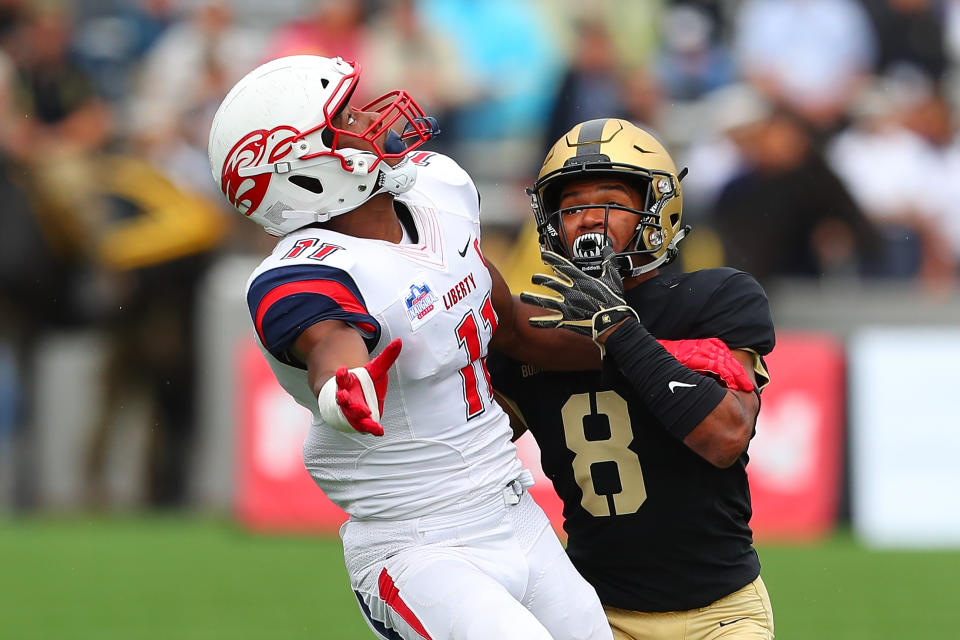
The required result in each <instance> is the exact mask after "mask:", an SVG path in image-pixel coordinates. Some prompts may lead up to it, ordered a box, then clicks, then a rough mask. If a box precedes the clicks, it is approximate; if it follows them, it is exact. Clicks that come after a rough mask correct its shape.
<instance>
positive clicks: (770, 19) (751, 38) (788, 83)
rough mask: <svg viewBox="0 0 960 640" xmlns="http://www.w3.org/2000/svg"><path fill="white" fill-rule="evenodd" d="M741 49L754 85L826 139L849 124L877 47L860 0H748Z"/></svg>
mask: <svg viewBox="0 0 960 640" xmlns="http://www.w3.org/2000/svg"><path fill="white" fill-rule="evenodd" d="M733 45H734V51H735V54H736V59H737V63H738V66H739V69H740V71H741V72H742V74H743V75H744V76H745V77H746V79H747V80H749V81H750V82H751V83H753V84H754V85H755V86H757V87H758V88H759V89H760V90H761V91H763V92H764V93H765V94H766V95H767V96H768V97H769V98H770V99H771V100H773V102H774V103H775V104H777V105H778V106H781V107H784V108H786V109H789V110H790V111H793V112H794V113H796V114H797V115H798V116H799V117H800V118H801V119H802V120H803V121H805V122H806V123H808V124H809V125H810V126H812V127H813V129H814V132H815V133H817V134H819V135H824V134H829V133H830V132H832V131H834V130H835V129H836V128H837V127H838V126H839V125H841V124H842V120H843V117H844V114H845V112H846V109H847V107H848V105H849V104H850V101H851V100H852V99H853V98H854V97H855V96H856V95H857V93H858V92H859V90H860V89H861V88H862V87H863V85H864V83H865V81H866V78H867V75H868V73H869V72H870V70H871V68H872V65H873V60H874V55H875V48H876V44H875V41H874V35H873V29H872V26H871V24H870V20H869V17H868V16H867V14H866V12H865V11H864V9H863V7H862V6H861V5H860V4H859V3H857V2H856V1H855V0H748V1H747V2H745V3H744V4H743V5H741V6H740V7H739V9H738V13H737V19H736V32H735V35H734V42H733Z"/></svg>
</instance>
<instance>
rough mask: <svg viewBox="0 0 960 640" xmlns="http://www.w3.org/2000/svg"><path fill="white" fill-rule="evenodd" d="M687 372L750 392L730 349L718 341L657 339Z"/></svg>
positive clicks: (717, 339)
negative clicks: (688, 370)
mask: <svg viewBox="0 0 960 640" xmlns="http://www.w3.org/2000/svg"><path fill="white" fill-rule="evenodd" d="M657 342H659V343H660V344H661V345H663V348H664V349H666V350H667V351H669V352H670V355H672V356H673V357H674V358H676V359H677V360H678V361H679V362H680V364H682V365H683V366H685V367H686V368H688V369H691V370H693V371H696V372H697V373H702V374H705V375H710V376H712V377H714V378H719V379H720V382H722V383H723V384H724V385H726V387H727V388H728V389H733V390H735V391H753V381H752V380H750V376H748V375H747V372H746V371H745V370H744V368H743V365H742V364H740V361H739V360H737V358H736V356H734V355H733V352H732V351H731V350H730V348H729V347H728V346H727V345H726V344H725V343H724V342H723V340H721V339H720V338H703V339H701V340H657Z"/></svg>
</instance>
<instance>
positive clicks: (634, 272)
mask: <svg viewBox="0 0 960 640" xmlns="http://www.w3.org/2000/svg"><path fill="white" fill-rule="evenodd" d="M689 231H690V226H689V225H687V226H685V227H683V228H682V229H680V230H679V231H677V235H675V236H673V240H671V241H670V244H668V245H667V250H666V251H664V252H663V255H662V256H660V257H659V258H657V259H656V260H654V261H653V262H648V263H646V264H643V265H640V266H639V267H632V268H631V269H630V270H629V272H628V273H626V274H624V276H626V277H630V278H632V277H634V276H639V275H640V274H642V273H649V272H651V271H653V270H654V269H657V268H658V267H661V266H663V265H665V264H667V263H669V262H671V261H673V259H674V258H676V257H677V253H679V252H678V250H677V245H678V244H680V241H681V240H683V239H684V238H685V237H686V236H687V233H688V232H689Z"/></svg>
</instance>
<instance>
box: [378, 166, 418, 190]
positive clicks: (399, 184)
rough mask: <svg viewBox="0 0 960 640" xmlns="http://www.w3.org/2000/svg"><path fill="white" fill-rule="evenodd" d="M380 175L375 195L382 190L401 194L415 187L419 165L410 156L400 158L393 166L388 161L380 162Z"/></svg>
mask: <svg viewBox="0 0 960 640" xmlns="http://www.w3.org/2000/svg"><path fill="white" fill-rule="evenodd" d="M380 167H381V168H380V177H379V178H377V182H378V184H379V186H378V188H377V189H375V190H374V193H373V194H371V195H375V194H377V193H380V192H381V191H386V192H388V193H392V194H393V195H399V194H401V193H406V192H407V191H410V189H412V188H413V185H414V183H415V182H416V181H417V165H415V164H413V163H412V162H410V159H409V158H408V157H404V158H402V159H401V160H400V162H399V163H397V164H396V166H393V167H391V166H390V165H389V164H387V163H386V162H381V163H380Z"/></svg>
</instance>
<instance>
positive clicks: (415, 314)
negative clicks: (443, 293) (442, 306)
mask: <svg viewBox="0 0 960 640" xmlns="http://www.w3.org/2000/svg"><path fill="white" fill-rule="evenodd" d="M407 291H408V292H409V293H408V295H407V296H406V297H404V299H403V303H404V305H406V308H407V318H408V319H409V320H410V328H411V329H412V330H414V331H416V330H417V329H419V328H420V327H421V326H423V324H424V323H425V322H426V321H427V320H429V319H430V318H431V316H433V315H434V314H436V313H437V312H438V310H439V308H438V307H437V302H439V298H437V296H436V294H435V293H434V292H433V290H432V289H431V288H430V285H429V284H427V282H426V281H425V280H424V281H421V282H419V283H418V282H414V283H412V284H410V285H408V286H407Z"/></svg>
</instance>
